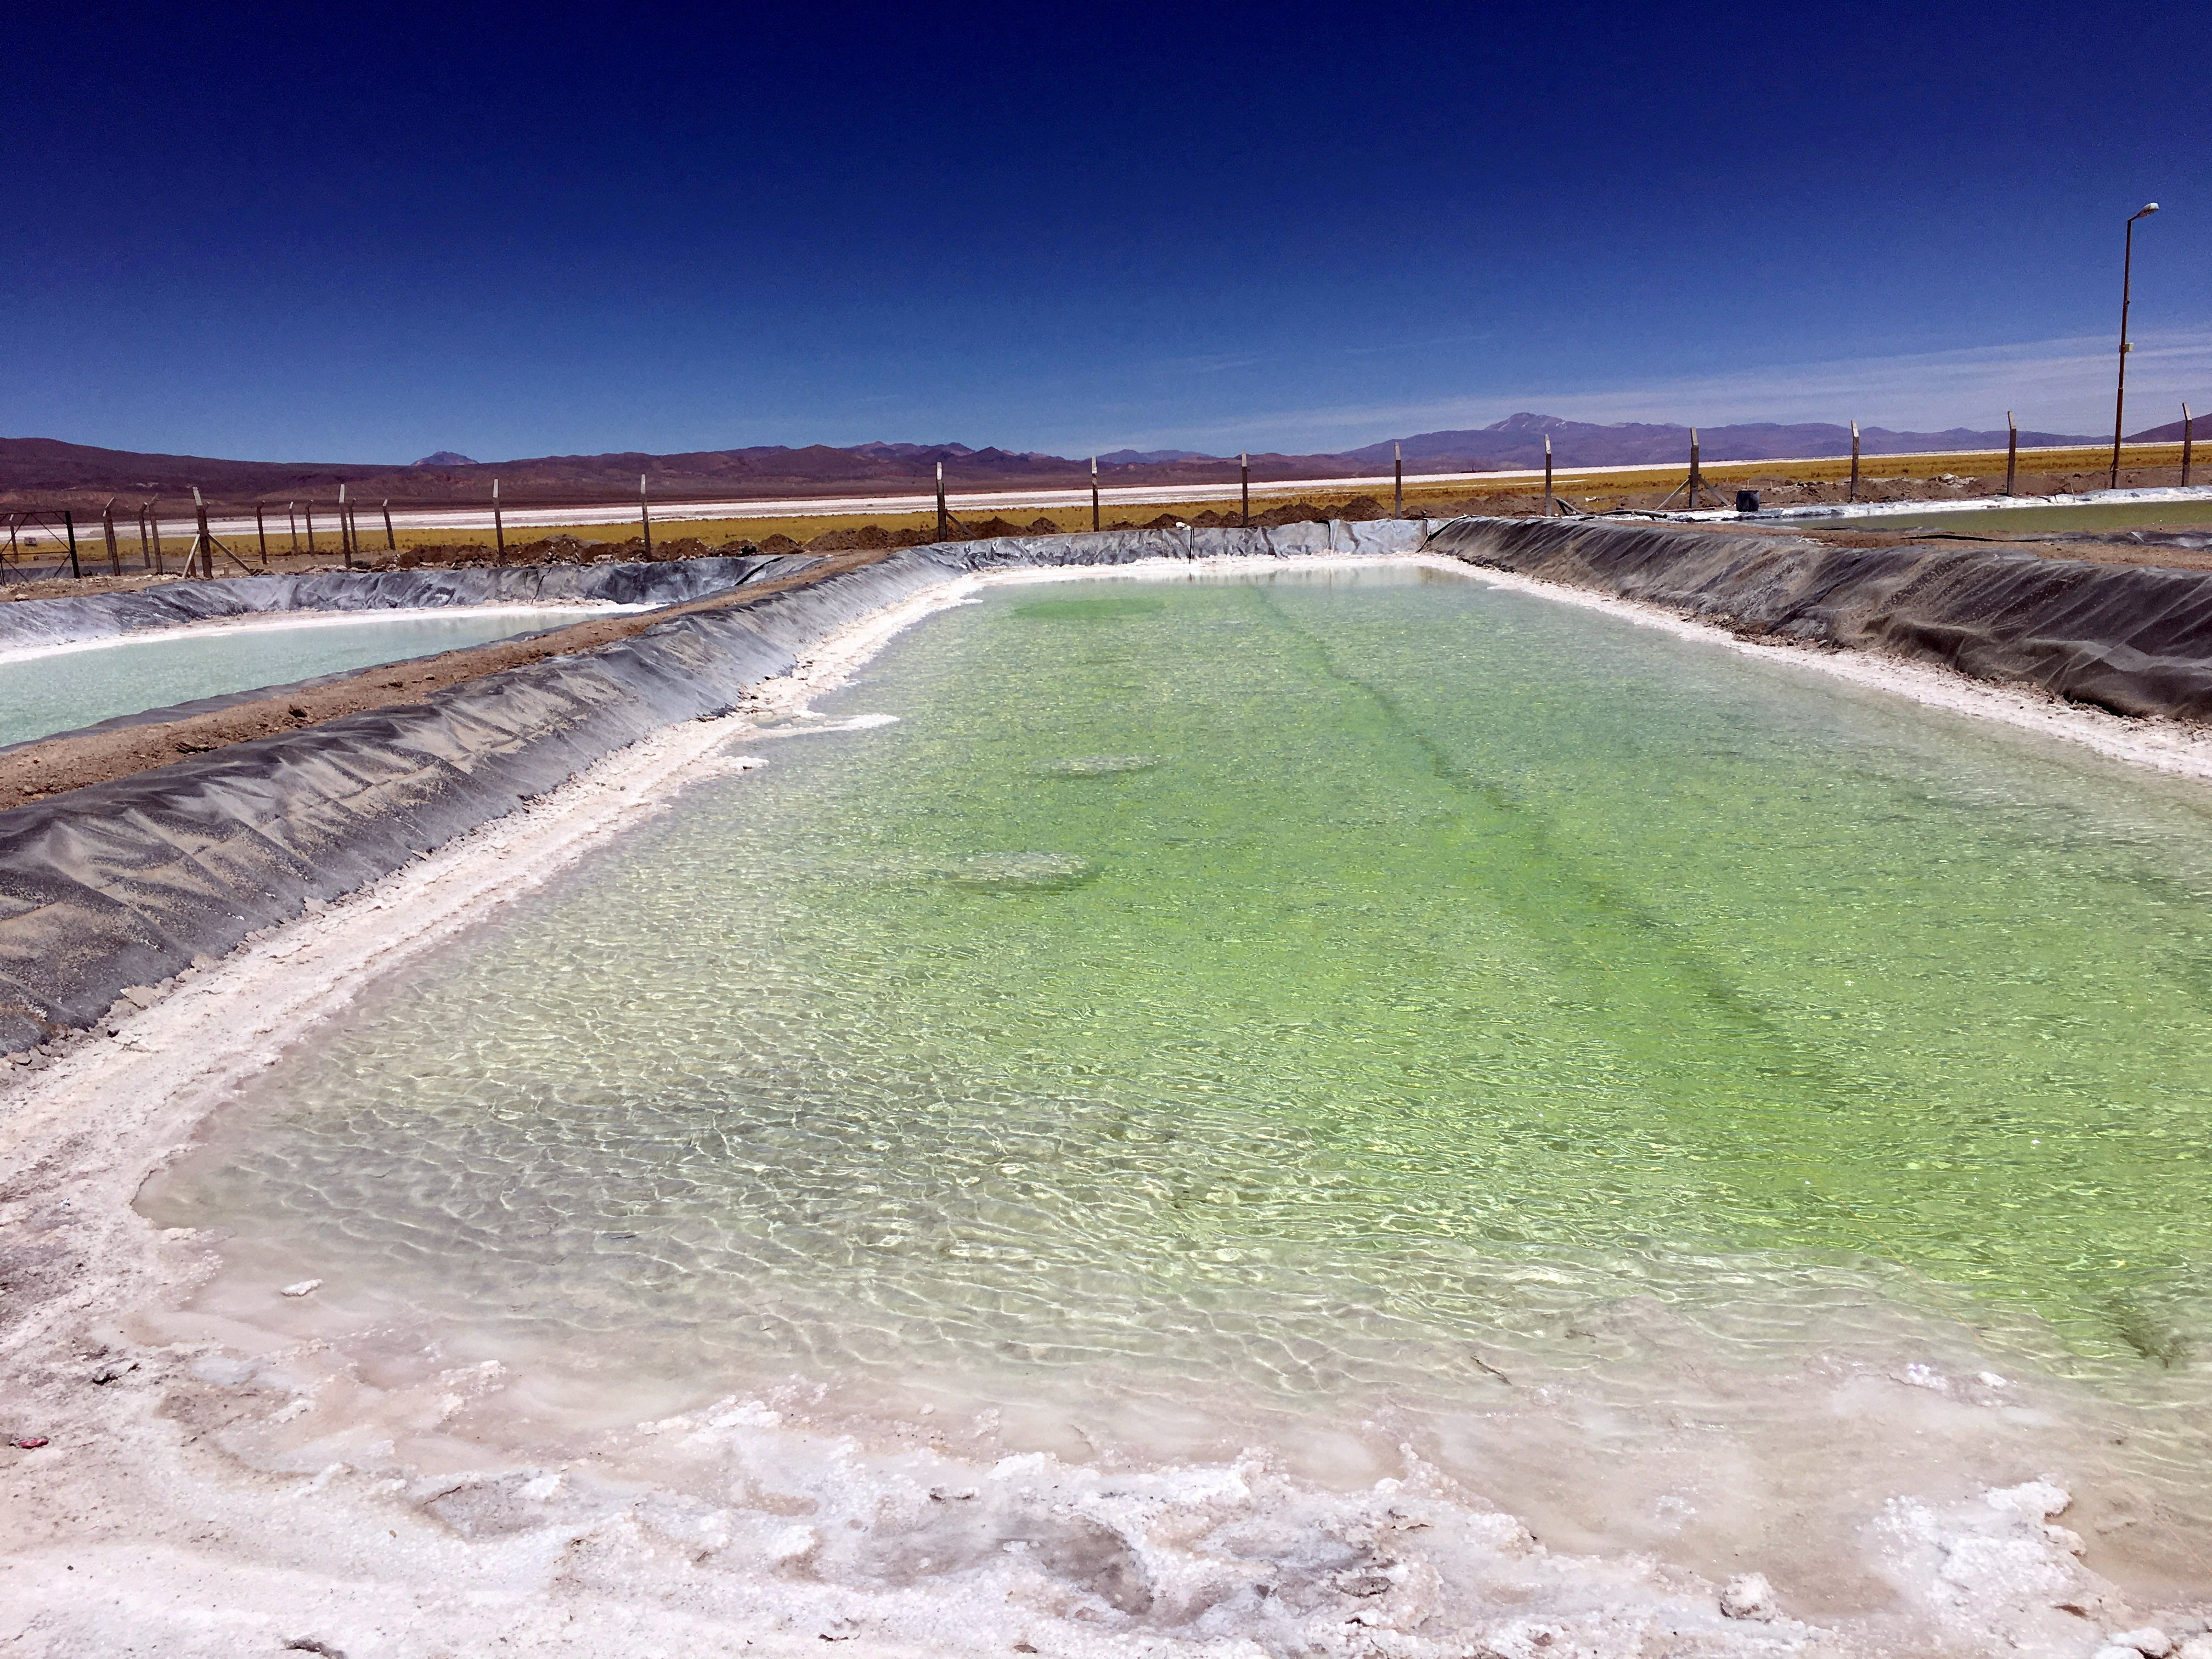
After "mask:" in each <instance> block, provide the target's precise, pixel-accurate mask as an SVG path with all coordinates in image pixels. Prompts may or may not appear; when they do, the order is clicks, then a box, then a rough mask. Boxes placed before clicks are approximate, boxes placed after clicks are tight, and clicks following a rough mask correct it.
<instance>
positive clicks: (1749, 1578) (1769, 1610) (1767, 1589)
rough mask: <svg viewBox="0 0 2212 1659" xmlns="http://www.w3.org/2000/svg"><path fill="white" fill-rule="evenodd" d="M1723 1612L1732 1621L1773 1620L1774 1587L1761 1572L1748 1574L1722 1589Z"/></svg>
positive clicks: (1731, 1581)
mask: <svg viewBox="0 0 2212 1659" xmlns="http://www.w3.org/2000/svg"><path fill="white" fill-rule="evenodd" d="M1721 1612H1722V1613H1724V1614H1725V1615H1726V1616H1727V1617H1729V1618H1730V1619H1771V1618H1773V1617H1774V1615H1775V1612H1776V1608H1775V1606H1774V1586H1773V1585H1771V1584H1770V1583H1767V1582H1766V1575H1765V1573H1761V1572H1747V1573H1744V1574H1743V1575H1741V1577H1735V1578H1731V1579H1729V1581H1728V1583H1725V1584H1723V1586H1722V1587H1721Z"/></svg>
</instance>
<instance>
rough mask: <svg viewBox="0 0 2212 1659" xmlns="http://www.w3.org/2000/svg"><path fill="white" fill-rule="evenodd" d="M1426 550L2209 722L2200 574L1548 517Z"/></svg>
mask: <svg viewBox="0 0 2212 1659" xmlns="http://www.w3.org/2000/svg"><path fill="white" fill-rule="evenodd" d="M1429 547H1430V549H1431V551H1435V552H1440V553H1449V554H1451V555H1452V556H1455V557H1457V558H1461V559H1464V560H1466V561H1468V562H1469V563H1473V564H1482V565H1491V566H1494V567H1496V568H1499V569H1502V570H1510V571H1514V572H1516V573H1517V574H1522V575H1526V576H1534V577H1537V578H1540V579H1541V580H1546V581H1556V582H1561V583H1565V584H1566V585H1568V586H1574V587H1582V588H1589V589H1594V590H1595V591H1596V592H1601V593H1611V594H1614V595H1617V596H1619V597H1620V598H1622V599H1638V600H1641V601H1643V602H1644V603H1646V604H1650V605H1663V606H1665V607H1667V608H1668V609H1669V610H1673V611H1684V612H1687V613H1688V614H1690V615H1692V616H1694V617H1702V618H1704V619H1705V620H1708V621H1711V622H1714V623H1721V624H1723V625H1724V626H1726V627H1729V628H1732V629H1737V630H1739V631H1741V632H1744V633H1748V634H1754V635H1773V636H1777V637H1779V638H1784V639H1795V640H1806V641H1817V642H1820V643H1824V644H1829V645H1837V646H1843V647H1847V648H1850V649H1852V650H1860V651H1882V652H1887V653H1890V654H1891V655H1893V656H1899V657H1908V658H1916V659H1919V660H1921V661H1923V662H1933V663H1940V664H1942V665H1944V666H1945V667H1948V668H1954V669H1956V670H1958V671H1960V672H1961V673H1964V674H1970V675H1972V676H1973V677H1974V678H1977V679H1984V680H1993V681H1998V682H2001V683H2010V684H2022V685H2031V686H2035V687H2038V688H2039V689H2041V690H2046V691H2051V692H2054V693H2056V694H2057V696H2062V697H2065V698H2067V699H2069V700H2070V701H2072V702H2082V703H2089V704H2093V705H2094V706H2095V707H2098V708H2106V709H2110V710H2112V712H2113V713H2115V714H2134V715H2150V714H2163V715H2170V716H2174V717H2177V718H2180V719H2184V720H2212V574H2208V573H2204V572H2200V571H2193V570H2172V569H2162V568H2158V567H2155V566H2150V565H2123V564H2089V563H2084V562H2080V561H2077V560H2072V559H2047V558H2042V557H2039V556H2037V555H2035V554H2033V553H2023V552H2018V551H2014V550H2007V549H2002V548H1974V547H1961V546H1960V545H1959V544H1956V543H1950V544H1937V545H1929V544H1919V545H1913V544H1905V545H1901V546H1888V547H1835V546H1831V545H1829V544H1826V543H1821V542H1813V541H1806V540H1801V539H1798V538H1784V537H1773V538H1768V537H1764V536H1745V535H1729V534H1725V533H1723V534H1711V533H1701V532H1694V531H1686V530H1680V529H1672V528H1666V529H1662V528H1658V527H1655V526H1632V525H1620V524H1595V525H1593V524H1574V523H1565V522H1560V521H1558V520H1510V519H1469V520H1459V521H1456V522H1455V523H1453V524H1450V525H1447V526H1442V527H1440V528H1439V529H1438V531H1437V534H1436V535H1435V536H1434V538H1431V541H1430V543H1429Z"/></svg>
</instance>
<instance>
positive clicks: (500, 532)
mask: <svg viewBox="0 0 2212 1659" xmlns="http://www.w3.org/2000/svg"><path fill="white" fill-rule="evenodd" d="M491 538H492V544H493V546H494V547H495V550H496V551H495V553H494V555H493V561H492V562H494V563H495V564H501V565H503V564H505V563H506V562H507V520H506V519H504V518H503V517H501V513H500V510H499V480H498V479H496V478H494V479H493V480H492V481H491Z"/></svg>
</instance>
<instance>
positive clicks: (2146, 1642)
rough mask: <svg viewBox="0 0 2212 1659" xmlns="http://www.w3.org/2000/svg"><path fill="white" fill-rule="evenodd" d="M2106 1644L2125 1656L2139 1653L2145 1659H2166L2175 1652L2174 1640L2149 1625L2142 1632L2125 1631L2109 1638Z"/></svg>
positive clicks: (2106, 1639)
mask: <svg viewBox="0 0 2212 1659" xmlns="http://www.w3.org/2000/svg"><path fill="white" fill-rule="evenodd" d="M2105 1644H2106V1646H2107V1647H2110V1648H2116V1649H2118V1650H2119V1651H2120V1652H2122V1653H2123V1654H2130V1653H2139V1654H2141V1655H2142V1656H2143V1659H2166V1655H2168V1654H2169V1653H2172V1651H2173V1638H2172V1637H2171V1636H2168V1635H2167V1634H2166V1632H2164V1631H2162V1630H2160V1629H2157V1628H2156V1627H2155V1626H2148V1625H2147V1626H2144V1627H2143V1628H2142V1629H2141V1630H2124V1631H2121V1632H2119V1633H2118V1635H2114V1636H2107V1637H2106V1638H2105Z"/></svg>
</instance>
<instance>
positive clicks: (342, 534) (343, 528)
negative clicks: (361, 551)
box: [338, 484, 353, 570]
mask: <svg viewBox="0 0 2212 1659" xmlns="http://www.w3.org/2000/svg"><path fill="white" fill-rule="evenodd" d="M345 489H346V487H345V486H344V485H343V484H340V485H339V486H338V552H339V554H340V555H341V556H343V558H344V560H345V568H347V569H349V570H350V569H352V568H353V515H352V514H351V513H349V512H347V511H346V498H345Z"/></svg>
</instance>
